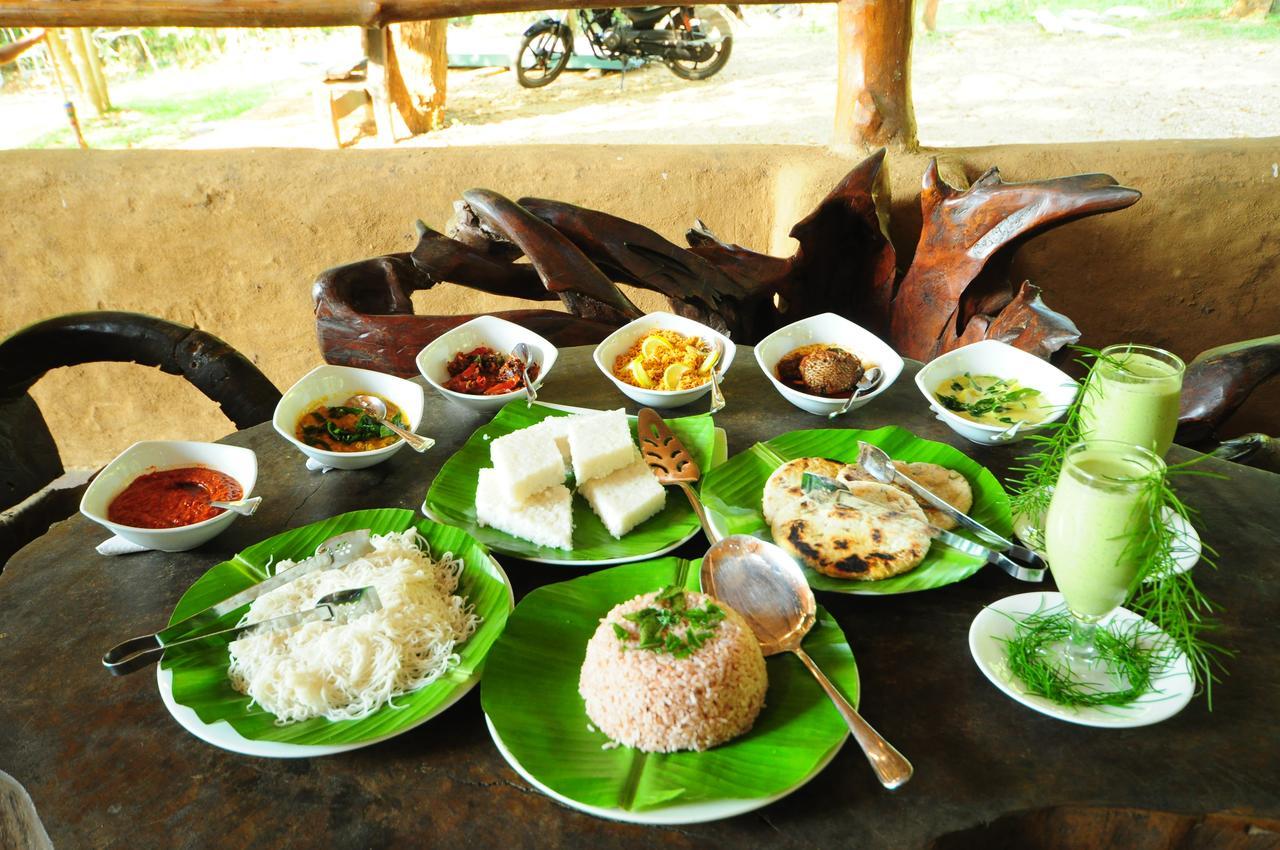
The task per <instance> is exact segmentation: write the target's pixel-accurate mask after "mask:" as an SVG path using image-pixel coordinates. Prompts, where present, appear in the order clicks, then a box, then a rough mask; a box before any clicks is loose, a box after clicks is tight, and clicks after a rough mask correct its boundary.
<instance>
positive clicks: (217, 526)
mask: <svg viewBox="0 0 1280 850" xmlns="http://www.w3.org/2000/svg"><path fill="white" fill-rule="evenodd" d="M184 466H204V467H207V468H209V469H216V470H217V471H218V472H223V473H226V474H227V475H230V476H231V477H232V478H234V479H235V480H236V481H238V482H239V483H240V487H241V489H243V490H244V496H243V498H248V497H249V496H251V495H252V494H253V488H254V485H255V484H257V483H258V456H257V455H255V454H254V453H253V451H252V450H250V449H244V448H241V447H239V446H224V445H222V444H221V443H194V442H186V441H183V440H146V441H143V442H141V443H134V444H133V445H132V446H130V447H129V448H127V449H125V450H124V451H123V452H121V453H120V454H119V455H118V456H117V457H116V459H115V460H113V461H111V463H109V464H107V465H106V467H104V468H103V470H102V471H101V472H99V473H98V475H97V477H96V478H94V479H93V481H92V482H91V483H90V484H89V487H88V489H86V490H85V491H84V497H83V498H82V499H81V500H80V513H82V514H84V515H85V516H87V517H88V518H89V519H91V520H93V521H94V522H96V523H98V525H101V526H102V527H103V528H105V529H107V530H108V531H110V532H111V533H113V534H116V535H118V536H120V537H123V538H124V539H125V540H128V541H129V542H130V543H136V544H138V545H139V546H146V547H147V548H148V549H157V550H159V551H161V552H185V551H186V550H187V549H194V548H195V547H196V546H199V545H200V544H201V543H204V542H206V541H208V540H212V539H213V538H214V537H217V536H218V535H219V534H221V533H222V532H223V531H225V530H226V528H227V526H229V525H231V523H233V522H235V519H236V517H237V516H239V514H237V513H235V512H233V511H223V512H222V513H221V514H219V515H218V516H216V517H214V518H213V519H207V520H205V521H204V522H197V523H193V524H191V525H183V526H179V527H177V528H135V527H133V526H131V525H120V524H119V523H115V522H111V521H110V520H108V519H107V508H108V507H109V506H110V505H111V500H112V499H114V498H115V497H116V496H118V495H119V494H120V493H121V491H123V490H124V488H125V487H128V486H129V484H130V482H132V481H133V479H135V478H137V477H138V476H139V475H142V474H144V473H147V472H158V471H162V470H165V469H180V468H182V467H184Z"/></svg>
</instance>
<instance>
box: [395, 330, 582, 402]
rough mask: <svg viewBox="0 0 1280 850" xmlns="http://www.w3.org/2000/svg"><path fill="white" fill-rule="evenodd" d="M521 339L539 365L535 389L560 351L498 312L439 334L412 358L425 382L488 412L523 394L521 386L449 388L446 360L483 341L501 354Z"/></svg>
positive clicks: (534, 383) (505, 352)
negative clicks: (483, 390) (479, 390)
mask: <svg viewBox="0 0 1280 850" xmlns="http://www.w3.org/2000/svg"><path fill="white" fill-rule="evenodd" d="M522 342H523V343H525V344H526V345H528V346H529V347H530V348H531V349H533V352H532V354H533V357H532V360H533V362H534V363H536V364H537V365H538V376H537V377H536V378H534V379H533V380H532V381H531V382H530V383H532V384H533V388H534V389H535V390H536V389H537V388H538V387H540V386H542V382H543V381H545V380H546V379H547V375H549V374H550V373H551V369H552V367H553V366H555V365H556V358H557V357H558V356H559V352H558V351H557V350H556V347H555V346H554V345H552V344H551V342H550V341H549V340H547V339H546V338H545V337H543V336H542V335H541V334H536V333H534V332H533V331H531V330H529V329H528V328H526V327H523V326H521V325H517V324H516V323H515V322H508V321H507V320H506V319H500V318H498V317H497V316H477V317H476V318H474V319H472V320H471V321H469V322H464V323H463V324H461V325H458V326H457V327H456V328H454V329H453V330H451V331H448V332H447V333H443V334H441V335H440V336H438V337H436V338H435V339H434V340H432V341H431V342H430V343H428V344H427V346H426V347H425V348H423V349H422V350H421V351H419V352H418V356H417V358H416V361H415V362H417V364H418V371H419V372H421V373H422V377H424V378H426V379H427V383H428V384H430V385H431V386H433V387H435V390H436V392H438V393H440V395H442V396H444V397H445V398H447V399H449V400H450V401H453V402H457V403H458V404H460V405H462V406H463V407H466V408H469V409H471V410H475V411H479V412H482V413H489V412H493V411H496V410H498V409H499V408H501V407H502V406H503V405H504V404H506V403H507V402H509V401H511V400H512V399H516V398H522V397H523V396H524V394H525V392H524V387H520V388H519V389H516V390H512V391H511V392H506V393H495V394H494V395H472V394H470V393H463V392H458V391H457V390H451V389H448V388H446V387H445V383H446V382H447V381H448V380H449V368H448V367H449V362H450V361H451V360H453V358H454V357H456V356H457V355H458V354H460V353H465V352H468V351H471V350H472V349H474V348H476V347H477V346H482V345H483V346H486V347H488V348H492V349H494V350H495V351H498V352H500V353H502V354H510V353H511V351H512V350H513V349H514V348H515V347H516V345H517V344H519V343H522Z"/></svg>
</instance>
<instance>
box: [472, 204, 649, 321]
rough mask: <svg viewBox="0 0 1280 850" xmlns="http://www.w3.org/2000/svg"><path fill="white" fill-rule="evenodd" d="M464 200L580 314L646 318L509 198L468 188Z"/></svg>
mask: <svg viewBox="0 0 1280 850" xmlns="http://www.w3.org/2000/svg"><path fill="white" fill-rule="evenodd" d="M462 198H463V200H464V201H466V203H467V206H469V207H470V208H471V210H472V211H473V212H474V213H475V214H476V216H477V217H478V218H479V219H480V221H481V222H483V223H484V224H486V225H488V226H489V227H490V228H492V229H493V230H495V231H497V232H498V233H500V234H501V235H502V236H504V237H506V239H508V240H510V241H511V242H512V243H513V244H514V245H516V246H517V247H518V248H519V249H520V250H521V251H522V252H523V253H524V255H525V256H526V257H528V258H529V262H530V263H532V264H533V267H534V269H536V270H537V272H538V277H540V278H541V279H542V285H543V286H545V287H546V288H547V289H548V290H549V291H551V292H554V293H556V294H557V295H559V296H561V301H563V302H564V303H565V306H566V307H568V308H569V309H570V310H571V311H572V312H574V313H575V314H576V315H579V316H583V317H586V318H589V319H593V320H606V321H607V320H610V319H621V320H622V321H624V322H625V321H630V320H631V319H637V318H639V317H640V316H643V315H644V311H643V310H641V309H640V308H639V307H637V306H636V305H635V304H633V303H631V299H629V298H627V296H625V295H623V294H622V291H621V290H620V289H618V287H617V286H615V285H614V283H613V281H611V280H609V278H608V277H607V276H606V275H605V274H604V273H603V272H601V271H600V269H598V268H596V267H595V266H594V265H593V264H592V263H591V261H590V260H589V259H587V257H586V256H585V255H584V254H583V253H582V252H581V251H580V250H578V248H577V247H576V246H575V245H574V244H573V243H572V242H571V241H569V239H568V238H566V237H565V236H564V235H562V234H561V233H560V232H559V231H558V230H556V229H555V228H554V227H552V226H551V225H549V224H547V223H546V222H544V221H542V220H541V219H539V218H538V217H537V216H535V215H533V214H532V213H530V212H529V211H528V210H526V209H524V208H523V207H521V206H520V205H519V204H517V203H515V202H514V201H512V200H511V199H510V198H506V197H504V196H502V195H499V194H498V193H497V192H491V191H489V190H488V189H468V190H467V191H465V192H463V193H462ZM575 296H581V298H578V297H575ZM591 302H595V303H594V304H592V303H591ZM597 305H598V306H597Z"/></svg>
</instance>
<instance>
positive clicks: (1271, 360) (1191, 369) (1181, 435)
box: [1175, 334, 1280, 445]
mask: <svg viewBox="0 0 1280 850" xmlns="http://www.w3.org/2000/svg"><path fill="white" fill-rule="evenodd" d="M1277 374H1280V334H1276V335H1275V336H1266V337H1259V338H1258V339H1250V340H1244V341H1243V342H1235V343H1231V344H1230V345H1221V346H1218V347H1217V348H1210V349H1209V350H1207V351H1204V352H1201V353H1200V355H1199V356H1198V357H1196V359H1195V360H1192V361H1191V363H1190V364H1189V365H1188V366H1187V372H1186V375H1184V376H1183V380H1182V407H1181V411H1180V414H1179V421H1178V433H1177V437H1176V438H1175V439H1177V441H1178V442H1179V443H1184V444H1186V445H1197V444H1200V443H1203V442H1205V441H1206V440H1210V439H1212V437H1213V434H1214V432H1215V431H1217V429H1218V426H1220V425H1221V424H1222V423H1223V422H1225V421H1226V420H1227V419H1228V418H1229V417H1230V416H1231V414H1233V413H1235V412H1236V410H1237V409H1239V407H1240V405H1241V404H1243V403H1244V401H1245V399H1247V398H1248V397H1249V395H1250V394H1251V393H1252V392H1253V391H1254V390H1255V389H1257V387H1258V386H1259V385H1260V384H1262V383H1263V382H1264V381H1266V380H1268V379H1269V378H1271V377H1273V376H1275V375H1277Z"/></svg>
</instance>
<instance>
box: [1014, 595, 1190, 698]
mask: <svg viewBox="0 0 1280 850" xmlns="http://www.w3.org/2000/svg"><path fill="white" fill-rule="evenodd" d="M1070 636H1071V615H1070V614H1069V613H1068V612H1067V610H1066V608H1065V607H1063V606H1057V607H1055V608H1053V609H1051V610H1047V611H1037V612H1035V613H1034V614H1029V615H1027V616H1025V617H1023V618H1022V619H1020V620H1018V621H1017V626H1016V627H1015V628H1014V632H1013V635H1012V637H1008V638H1001V639H1000V640H1001V641H1002V642H1003V643H1004V645H1005V661H1006V662H1007V663H1008V665H1009V672H1010V673H1012V674H1013V675H1014V676H1015V677H1016V678H1017V679H1018V681H1019V682H1021V683H1022V685H1023V687H1025V688H1026V689H1027V692H1028V693H1030V694H1034V695H1036V696H1039V697H1044V698H1045V699H1048V700H1052V701H1053V702H1055V703H1057V704H1059V705H1066V706H1072V707H1076V708H1090V707H1093V708H1097V707H1102V706H1124V705H1129V704H1130V703H1132V702H1133V701H1134V700H1137V699H1139V698H1140V697H1142V696H1145V695H1146V694H1147V693H1149V692H1150V691H1151V690H1152V684H1151V683H1152V680H1153V679H1154V678H1155V677H1157V676H1159V675H1160V674H1161V673H1163V672H1164V671H1166V670H1167V669H1169V667H1170V665H1171V664H1172V663H1173V662H1174V661H1176V660H1177V658H1178V655H1179V653H1178V650H1177V648H1176V647H1175V646H1174V645H1173V643H1172V642H1171V641H1170V640H1169V639H1168V638H1167V637H1165V636H1164V634H1162V633H1161V632H1159V631H1156V630H1153V629H1151V628H1144V623H1143V622H1142V621H1140V620H1137V621H1131V622H1130V623H1128V624H1126V625H1117V624H1112V625H1110V626H1106V627H1099V628H1098V630H1097V631H1096V632H1095V633H1094V646H1095V647H1096V648H1097V651H1098V660H1099V661H1100V662H1103V663H1105V665H1106V669H1107V670H1108V671H1109V672H1110V674H1111V676H1112V677H1113V678H1114V679H1115V683H1116V687H1115V688H1114V689H1106V688H1103V687H1102V686H1101V685H1098V684H1094V683H1092V682H1082V681H1080V680H1079V678H1078V677H1077V676H1076V675H1075V674H1074V673H1073V672H1072V670H1071V669H1070V667H1068V666H1067V665H1066V663H1065V662H1063V661H1062V660H1060V659H1059V657H1058V656H1057V653H1056V652H1054V651H1053V649H1052V647H1054V646H1055V645H1057V644H1061V643H1064V642H1066V641H1067V640H1068V638H1069V637H1070Z"/></svg>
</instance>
